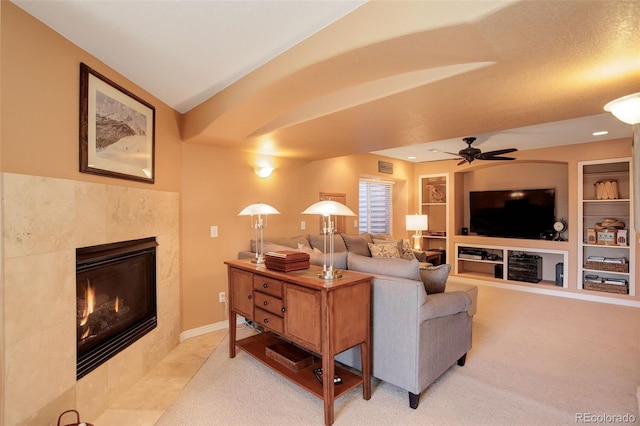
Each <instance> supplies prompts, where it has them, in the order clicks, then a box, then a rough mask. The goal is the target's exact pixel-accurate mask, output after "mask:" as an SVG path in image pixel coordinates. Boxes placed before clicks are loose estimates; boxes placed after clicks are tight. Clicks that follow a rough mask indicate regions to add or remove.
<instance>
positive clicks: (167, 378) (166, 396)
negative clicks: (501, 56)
mask: <svg viewBox="0 0 640 426" xmlns="http://www.w3.org/2000/svg"><path fill="white" fill-rule="evenodd" d="M227 333H228V330H227V329H224V330H218V331H214V332H211V333H207V334H204V335H202V336H198V337H193V338H191V339H187V340H185V341H183V342H181V343H180V344H179V345H178V346H177V347H176V348H175V349H174V350H173V351H172V352H171V353H170V354H169V355H167V356H166V357H165V358H164V359H163V360H162V361H161V362H160V363H159V364H158V365H156V366H155V367H154V368H153V369H152V370H151V371H150V372H149V373H148V374H147V375H146V376H144V377H143V378H142V379H141V380H140V381H139V382H138V383H136V384H135V386H133V387H132V388H131V389H129V391H128V392H126V393H124V394H123V395H121V396H120V397H119V398H118V399H117V400H116V401H115V402H114V403H113V404H112V405H111V406H110V407H109V409H107V410H106V411H105V412H104V413H103V414H102V415H101V416H100V417H98V418H97V419H96V420H95V421H94V422H92V423H93V424H94V425H96V426H122V425H128V426H153V425H154V424H155V422H156V421H157V420H158V419H159V418H160V416H162V413H164V411H165V410H166V409H167V408H168V407H169V406H170V405H171V403H172V402H173V401H174V400H175V398H176V397H177V396H178V394H179V393H180V391H181V390H182V389H183V388H184V386H185V385H186V384H187V383H188V382H189V380H191V378H192V377H193V375H194V374H195V373H196V372H197V371H198V369H199V368H200V367H201V366H202V364H204V362H205V361H206V360H207V358H208V357H209V355H210V354H211V352H212V351H213V350H214V349H215V348H216V347H217V346H218V344H219V343H220V342H221V341H222V340H223V339H224V338H225V337H226V335H227Z"/></svg>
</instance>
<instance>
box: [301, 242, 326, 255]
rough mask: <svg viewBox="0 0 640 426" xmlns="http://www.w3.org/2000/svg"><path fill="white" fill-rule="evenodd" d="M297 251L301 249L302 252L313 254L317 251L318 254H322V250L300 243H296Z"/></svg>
mask: <svg viewBox="0 0 640 426" xmlns="http://www.w3.org/2000/svg"><path fill="white" fill-rule="evenodd" d="M298 251H301V252H303V253H308V254H314V253H318V254H322V250H318V249H317V248H315V247H314V248H311V247H309V246H307V245H304V244H302V243H298Z"/></svg>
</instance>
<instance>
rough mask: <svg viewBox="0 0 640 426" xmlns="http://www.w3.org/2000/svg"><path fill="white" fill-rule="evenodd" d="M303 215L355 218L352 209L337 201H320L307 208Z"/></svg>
mask: <svg viewBox="0 0 640 426" xmlns="http://www.w3.org/2000/svg"><path fill="white" fill-rule="evenodd" d="M302 214H320V215H323V216H355V215H356V214H355V213H354V212H352V211H351V209H350V208H349V207H347V206H345V205H344V204H342V203H339V202H337V201H331V200H326V201H318V202H317V203H315V204H311V205H310V206H309V207H307V208H306V210H305V211H303V212H302Z"/></svg>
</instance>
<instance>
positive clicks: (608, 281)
mask: <svg viewBox="0 0 640 426" xmlns="http://www.w3.org/2000/svg"><path fill="white" fill-rule="evenodd" d="M603 282H604V283H605V284H615V285H623V286H626V285H627V281H626V280H623V279H618V278H605V279H604V280H603Z"/></svg>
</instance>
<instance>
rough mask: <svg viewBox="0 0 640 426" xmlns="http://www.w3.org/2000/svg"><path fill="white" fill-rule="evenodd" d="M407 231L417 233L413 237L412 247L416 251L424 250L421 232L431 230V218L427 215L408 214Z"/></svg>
mask: <svg viewBox="0 0 640 426" xmlns="http://www.w3.org/2000/svg"><path fill="white" fill-rule="evenodd" d="M406 228H407V231H415V234H413V235H412V236H411V245H412V246H413V248H414V249H415V250H422V234H421V231H426V230H427V229H429V216H427V215H426V214H408V215H407V216H406Z"/></svg>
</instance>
